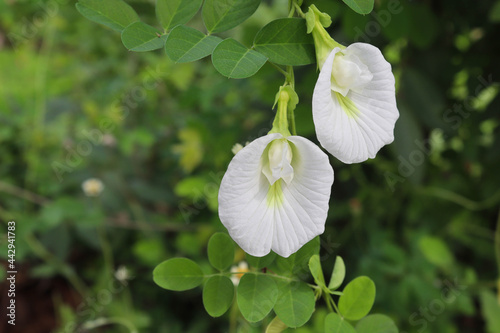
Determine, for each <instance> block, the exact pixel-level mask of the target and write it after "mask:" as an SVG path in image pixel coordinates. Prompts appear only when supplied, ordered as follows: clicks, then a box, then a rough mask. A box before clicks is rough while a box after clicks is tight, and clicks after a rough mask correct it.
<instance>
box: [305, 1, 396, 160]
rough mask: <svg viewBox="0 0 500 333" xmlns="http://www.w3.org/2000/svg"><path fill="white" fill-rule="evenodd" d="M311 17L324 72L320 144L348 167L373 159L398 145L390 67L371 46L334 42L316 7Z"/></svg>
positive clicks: (318, 90)
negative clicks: (393, 145) (391, 145)
mask: <svg viewBox="0 0 500 333" xmlns="http://www.w3.org/2000/svg"><path fill="white" fill-rule="evenodd" d="M307 15H308V22H307V24H308V32H311V33H312V34H313V37H314V43H315V48H316V55H317V60H318V66H319V68H320V69H321V71H320V73H319V77H318V81H317V83H316V86H315V88H314V93H313V103H312V111H313V120H314V125H315V128H316V134H317V136H318V140H319V142H320V143H321V145H322V146H323V147H324V148H325V149H326V150H328V152H330V154H332V155H333V156H335V157H336V158H338V159H339V160H340V161H342V162H344V163H358V162H363V161H366V160H367V159H368V158H374V157H375V155H376V154H377V152H378V151H379V150H380V149H381V148H382V147H383V146H384V145H386V144H389V143H391V142H392V141H393V140H394V126H395V124H396V120H397V119H398V118H399V112H398V109H397V105H396V90H395V86H394V84H395V80H394V75H393V74H392V70H391V65H390V64H389V63H388V62H387V61H386V60H385V59H384V56H383V55H382V52H380V50H379V49H378V48H376V47H375V46H373V45H370V44H366V43H354V44H351V45H349V46H348V47H344V46H342V45H340V44H338V43H337V42H335V41H334V40H333V39H332V38H331V37H330V35H329V34H328V33H327V32H326V30H325V29H324V27H325V26H329V25H330V23H331V20H330V19H329V17H328V15H326V14H325V13H321V12H319V10H318V9H317V8H316V7H314V5H313V6H311V7H310V10H309V12H308V14H307Z"/></svg>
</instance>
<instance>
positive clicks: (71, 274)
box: [25, 233, 88, 297]
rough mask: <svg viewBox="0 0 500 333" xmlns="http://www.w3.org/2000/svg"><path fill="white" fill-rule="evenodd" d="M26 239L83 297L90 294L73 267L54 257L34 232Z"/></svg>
mask: <svg viewBox="0 0 500 333" xmlns="http://www.w3.org/2000/svg"><path fill="white" fill-rule="evenodd" d="M25 240H26V243H27V244H28V246H29V247H30V248H31V249H32V250H33V253H34V254H35V255H37V256H38V257H39V258H40V259H42V260H43V261H45V262H46V263H47V264H49V265H51V266H53V267H55V268H56V269H57V270H58V271H59V272H60V273H61V274H62V275H63V276H64V277H65V278H66V279H68V281H69V282H70V283H71V284H72V285H73V287H74V288H75V289H76V291H78V293H79V294H80V295H81V296H82V297H85V295H87V294H88V289H87V286H86V285H85V284H84V283H83V281H81V280H80V278H79V277H78V275H77V274H76V273H75V271H74V270H73V268H72V267H70V266H68V265H66V264H65V263H63V262H60V261H59V260H58V259H57V258H56V257H54V256H53V255H52V253H50V252H49V250H47V248H45V246H44V245H43V244H42V243H41V242H40V241H39V240H38V239H37V238H36V237H35V236H34V235H33V234H31V233H28V234H27V235H26V238H25Z"/></svg>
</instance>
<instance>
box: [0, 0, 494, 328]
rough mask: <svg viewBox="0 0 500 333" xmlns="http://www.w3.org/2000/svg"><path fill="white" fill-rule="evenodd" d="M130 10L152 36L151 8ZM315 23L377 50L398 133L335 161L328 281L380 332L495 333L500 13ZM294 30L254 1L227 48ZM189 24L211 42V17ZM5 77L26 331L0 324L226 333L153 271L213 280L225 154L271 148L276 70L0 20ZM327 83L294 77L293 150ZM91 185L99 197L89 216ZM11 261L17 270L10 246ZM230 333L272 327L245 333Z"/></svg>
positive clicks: (2, 154) (22, 17) (5, 180)
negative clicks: (190, 268) (182, 264)
mask: <svg viewBox="0 0 500 333" xmlns="http://www.w3.org/2000/svg"><path fill="white" fill-rule="evenodd" d="M127 2H128V3H129V4H131V5H132V6H133V7H134V8H135V9H136V10H137V12H138V13H140V14H141V19H142V20H143V21H145V22H147V23H149V24H152V25H155V24H156V23H155V14H154V1H148V0H143V1H139V0H137V1H127ZM309 2H311V1H309ZM305 3H306V4H305V5H307V3H308V1H305ZM314 3H316V5H317V6H318V8H319V9H320V10H323V11H326V12H328V13H329V14H330V15H331V16H332V18H333V20H334V23H333V25H332V26H331V27H330V29H329V30H330V31H331V33H332V35H333V36H334V38H335V39H336V40H337V41H339V42H341V43H343V44H345V45H347V44H349V43H352V42H355V41H361V42H369V43H371V44H374V45H376V46H377V47H379V48H380V49H381V50H383V52H384V55H385V57H386V58H387V60H388V61H389V62H391V64H392V66H393V70H394V74H395V76H396V84H397V91H398V94H397V100H398V106H399V110H400V113H401V117H400V119H399V120H398V122H397V124H396V138H395V141H394V143H393V144H391V145H390V146H388V147H385V148H384V149H382V151H381V152H380V153H379V154H378V155H377V158H376V159H375V160H370V161H368V162H366V163H363V164H355V165H344V164H342V163H340V162H339V161H337V160H336V159H335V158H333V157H331V163H332V165H333V167H334V170H335V172H336V179H335V183H334V187H333V196H332V199H331V207H330V211H329V217H328V220H327V227H326V231H325V233H324V234H323V235H322V236H321V244H322V248H321V253H322V259H323V260H324V261H323V265H324V266H326V267H328V266H329V267H330V268H331V267H332V265H333V262H334V258H335V256H336V255H338V254H340V255H341V256H342V257H343V258H344V260H345V262H346V265H347V267H348V270H347V275H348V278H350V279H352V278H353V277H355V276H359V275H367V276H370V277H371V278H372V279H373V280H374V281H375V283H376V286H377V298H376V303H375V308H374V312H379V313H384V314H387V315H389V316H391V317H392V318H393V319H394V320H395V322H396V323H397V325H398V327H399V328H400V330H401V331H405V332H440V333H452V332H490V333H495V332H500V321H499V318H500V305H499V299H500V296H497V295H498V287H497V283H498V282H497V281H499V280H498V276H499V273H498V266H499V265H498V264H499V261H500V257H499V256H500V250H499V246H500V245H499V243H500V240H499V239H500V236H498V234H497V243H496V251H497V259H495V230H498V229H497V228H498V227H497V224H498V223H499V222H497V221H498V220H499V217H498V214H499V211H498V208H499V203H500V190H499V184H500V173H499V172H498V170H499V167H500V140H499V137H498V132H499V124H500V119H499V113H498V110H499V108H500V99H499V98H498V96H497V93H498V90H499V85H498V83H496V82H495V81H497V80H498V77H500V67H499V66H498V64H497V60H498V56H499V54H500V44H499V43H498V31H499V22H500V2H498V1H487V0H482V1H476V2H470V1H465V0H443V1H417V0H414V1H407V0H381V1H376V2H375V10H374V12H373V13H372V14H370V15H366V16H362V15H359V14H357V13H355V12H354V11H352V10H350V9H349V8H348V7H347V6H346V5H345V4H344V3H343V2H342V1H340V0H318V1H314ZM286 15H287V1H263V2H262V4H261V6H260V7H259V9H258V11H257V12H256V13H255V14H254V15H253V16H252V17H251V18H250V19H249V20H247V21H246V22H245V23H244V24H243V25H242V26H240V27H238V28H235V29H232V30H230V31H228V32H226V33H224V35H225V36H232V37H235V38H236V39H238V40H239V41H241V42H242V43H243V44H245V45H247V46H249V45H251V43H252V40H253V38H254V36H255V34H256V33H257V31H258V30H259V29H260V28H261V27H262V26H263V25H265V24H266V23H268V22H269V21H271V20H273V19H275V18H278V17H285V16H286ZM190 24H192V25H193V26H195V27H197V28H200V29H202V22H201V17H200V14H198V15H197V16H196V17H195V19H194V20H193V21H192V22H191V23H190ZM0 73H1V74H0V220H1V221H3V222H5V224H2V231H1V234H2V235H4V234H5V233H6V230H7V221H11V220H14V221H16V222H17V224H16V264H17V268H18V271H19V273H18V275H17V291H16V302H17V321H16V327H15V330H12V327H10V326H9V327H8V326H7V323H6V320H5V318H3V319H2V322H1V323H0V327H2V331H8V332H10V331H12V332H73V331H77V327H80V328H81V329H82V331H89V332H128V331H129V328H130V327H136V328H137V329H138V331H139V332H168V333H171V332H227V331H228V327H229V324H228V316H229V314H227V315H225V316H223V317H221V318H217V319H213V318H211V317H210V316H209V315H208V314H207V313H206V312H205V310H204V308H203V304H202V302H201V297H200V296H201V292H200V290H199V289H195V290H192V291H188V292H183V293H175V292H168V291H165V290H163V289H161V288H159V287H158V286H157V285H155V284H154V283H153V280H152V270H153V268H154V267H155V266H156V265H157V264H158V263H160V262H161V261H163V260H166V259H168V258H171V257H175V256H185V257H189V258H191V259H193V260H195V261H197V262H198V263H202V265H205V266H208V260H207V257H206V246H207V242H208V239H209V237H210V236H211V235H212V234H213V233H214V232H216V231H224V228H223V226H222V225H221V223H220V221H219V219H218V216H217V190H218V185H219V183H220V180H221V178H222V176H223V174H224V172H225V170H226V167H227V164H228V163H229V161H230V159H231V158H232V153H231V148H232V146H233V145H234V144H235V143H241V144H244V143H245V142H247V141H251V140H253V139H255V138H257V137H259V136H261V135H264V134H265V133H267V131H268V130H269V129H270V127H271V123H270V122H271V120H272V118H273V116H274V112H273V111H272V109H271V106H272V105H273V102H274V95H275V93H276V91H277V89H278V87H279V86H280V85H281V83H282V80H283V78H282V75H281V74H280V73H279V72H278V71H277V70H276V69H275V68H273V67H272V66H270V65H268V64H267V65H265V66H264V67H263V68H262V69H261V70H260V71H259V72H258V73H257V75H255V76H253V77H251V78H249V79H244V80H229V79H227V78H225V77H223V76H221V75H220V74H219V73H217V72H216V71H215V69H214V68H213V66H212V65H211V64H210V58H206V59H204V60H202V61H198V62H194V63H187V64H174V63H172V61H170V60H169V59H168V57H166V55H165V53H164V51H163V50H158V51H155V52H149V53H134V52H129V51H127V50H126V49H125V48H124V47H123V45H122V44H121V42H120V36H119V34H117V33H115V32H113V31H111V30H109V29H107V28H104V27H102V26H99V25H97V24H94V23H92V22H90V21H88V20H87V19H85V18H84V17H82V16H81V15H80V14H79V13H78V12H77V11H76V9H75V6H74V2H73V1H67V0H47V1H45V0H43V1H28V0H26V1H21V0H19V1H15V0H6V1H3V2H1V3H0ZM316 78H317V71H316V68H315V65H308V66H303V67H300V68H298V70H297V71H296V82H297V85H296V89H297V91H298V93H299V96H300V103H299V105H298V108H297V110H296V112H295V114H296V123H297V132H298V133H299V134H300V135H303V136H306V137H308V138H309V139H311V140H313V141H315V142H316V137H315V133H314V126H313V123H312V117H311V107H310V105H311V103H310V102H311V96H312V90H313V87H314V84H315V80H316ZM89 178H99V179H100V180H101V181H102V183H103V184H104V190H103V192H102V194H101V195H99V196H97V197H87V196H85V194H84V192H83V191H82V183H83V182H84V181H85V180H87V179H89ZM0 247H1V248H2V249H3V250H2V251H0V255H1V256H2V257H3V258H4V259H5V260H6V259H7V251H6V248H7V237H6V236H2V237H1V238H0ZM241 260H244V253H243V252H241V251H239V252H237V254H236V258H235V264H237V263H238V262H239V261H241ZM104 267H112V269H113V271H112V272H111V271H108V270H107V269H105V268H104ZM111 274H113V276H114V277H113V278H112V279H111V278H110V276H111ZM0 276H1V277H2V280H3V281H5V278H4V276H5V269H1V270H0ZM311 279H312V278H311ZM2 286H3V287H2V288H1V292H2V294H1V299H2V308H3V307H4V304H5V303H4V300H6V299H7V298H6V296H5V295H6V283H3V285H2ZM447 290H451V291H452V293H453V295H454V296H455V297H454V298H453V299H452V298H451V297H449V298H447V297H446V296H449V293H448V291H447ZM325 313H326V307H325V306H324V304H321V303H320V306H319V307H318V308H317V311H316V312H315V314H314V315H313V319H312V320H311V322H310V323H309V324H308V325H307V326H306V327H305V328H301V329H297V330H296V331H297V332H317V331H318V332H319V331H320V330H321V329H322V328H321V327H320V326H321V324H320V323H321V318H322V316H324V315H325ZM116 324H119V325H116ZM238 331H239V332H261V331H262V326H261V325H250V324H248V323H246V322H245V321H244V320H243V319H240V320H239V322H238ZM289 331H290V332H291V331H293V330H291V329H290V330H289Z"/></svg>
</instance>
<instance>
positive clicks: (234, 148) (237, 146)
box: [231, 143, 243, 155]
mask: <svg viewBox="0 0 500 333" xmlns="http://www.w3.org/2000/svg"><path fill="white" fill-rule="evenodd" d="M242 149H243V146H242V145H241V143H236V144H235V145H234V146H233V148H231V151H232V152H233V154H234V155H236V154H238V152H239V151H240V150H242Z"/></svg>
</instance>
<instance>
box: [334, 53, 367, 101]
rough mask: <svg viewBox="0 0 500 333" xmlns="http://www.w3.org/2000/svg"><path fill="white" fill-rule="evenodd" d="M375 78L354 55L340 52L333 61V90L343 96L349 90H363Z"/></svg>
mask: <svg viewBox="0 0 500 333" xmlns="http://www.w3.org/2000/svg"><path fill="white" fill-rule="evenodd" d="M372 78H373V74H372V73H371V72H370V70H369V69H368V67H367V66H366V65H365V64H364V63H363V62H362V61H361V60H360V59H359V58H358V57H357V56H356V55H354V54H342V53H340V52H338V53H337V54H336V55H335V59H334V60H333V67H332V79H331V88H332V90H333V91H336V92H338V93H340V94H342V96H344V97H345V96H346V95H347V93H348V92H349V90H351V89H353V90H356V89H357V90H361V89H362V88H363V87H364V86H365V85H366V84H368V83H369V82H370V81H371V80H372Z"/></svg>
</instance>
